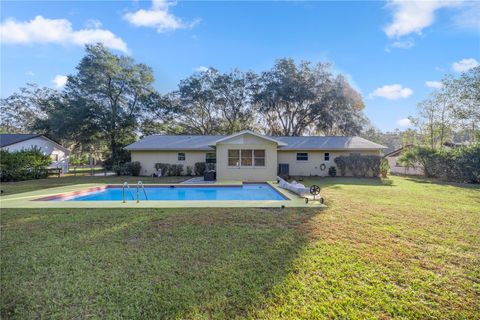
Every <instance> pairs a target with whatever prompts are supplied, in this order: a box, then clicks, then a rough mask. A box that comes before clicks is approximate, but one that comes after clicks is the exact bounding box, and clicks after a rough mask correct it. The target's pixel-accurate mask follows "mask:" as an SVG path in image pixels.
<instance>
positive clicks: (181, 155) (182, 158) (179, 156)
mask: <svg viewBox="0 0 480 320" xmlns="http://www.w3.org/2000/svg"><path fill="white" fill-rule="evenodd" d="M177 159H178V161H185V152H179V153H177Z"/></svg>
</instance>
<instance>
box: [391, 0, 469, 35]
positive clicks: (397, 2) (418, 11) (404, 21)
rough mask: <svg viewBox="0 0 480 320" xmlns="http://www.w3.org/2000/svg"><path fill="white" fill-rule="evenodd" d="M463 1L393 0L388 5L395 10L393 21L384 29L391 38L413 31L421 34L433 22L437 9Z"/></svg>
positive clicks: (456, 4)
mask: <svg viewBox="0 0 480 320" xmlns="http://www.w3.org/2000/svg"><path fill="white" fill-rule="evenodd" d="M461 2H462V1H461V0H457V1H455V0H453V1H447V0H431V1H404V0H391V1H390V2H389V4H388V7H389V8H391V9H392V11H393V21H392V22H391V23H390V24H389V25H387V26H386V27H385V28H384V31H385V33H386V34H387V36H388V37H390V38H394V37H401V36H405V35H408V34H411V33H417V34H421V33H422V30H423V29H425V28H426V27H428V26H430V25H431V24H433V22H434V21H435V12H436V11H437V10H439V9H441V8H446V7H454V6H458V5H460V4H461Z"/></svg>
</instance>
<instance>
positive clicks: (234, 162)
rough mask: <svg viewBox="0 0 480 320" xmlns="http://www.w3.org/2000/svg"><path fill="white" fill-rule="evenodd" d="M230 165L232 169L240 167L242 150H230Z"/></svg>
mask: <svg viewBox="0 0 480 320" xmlns="http://www.w3.org/2000/svg"><path fill="white" fill-rule="evenodd" d="M228 165H229V166H230V167H234V166H239V165H240V150H238V149H233V150H228Z"/></svg>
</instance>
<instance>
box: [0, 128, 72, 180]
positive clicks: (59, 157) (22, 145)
mask: <svg viewBox="0 0 480 320" xmlns="http://www.w3.org/2000/svg"><path fill="white" fill-rule="evenodd" d="M33 146H35V147H38V148H40V150H41V151H42V152H43V153H44V154H45V155H48V156H50V158H51V159H52V163H51V165H50V166H49V167H48V168H60V169H62V172H63V173H66V172H68V157H69V155H70V151H68V149H66V148H64V147H63V146H62V145H60V144H58V143H57V142H55V141H53V140H51V139H49V138H47V137H45V136H44V135H41V134H0V148H1V149H2V150H7V151H10V152H14V151H19V150H22V149H25V150H26V149H31V148H32V147H33Z"/></svg>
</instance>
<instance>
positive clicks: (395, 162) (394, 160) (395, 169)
mask: <svg viewBox="0 0 480 320" xmlns="http://www.w3.org/2000/svg"><path fill="white" fill-rule="evenodd" d="M411 147H412V145H406V146H404V147H402V148H399V149H396V150H394V151H392V152H390V153H388V154H386V155H385V156H384V158H385V159H387V161H388V165H389V166H390V173H392V174H404V175H410V176H420V175H424V171H423V167H422V165H421V164H420V163H418V164H416V165H415V166H413V167H406V166H404V165H403V164H402V163H400V162H399V158H400V156H401V155H402V152H404V151H406V150H408V149H409V148H411Z"/></svg>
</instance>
